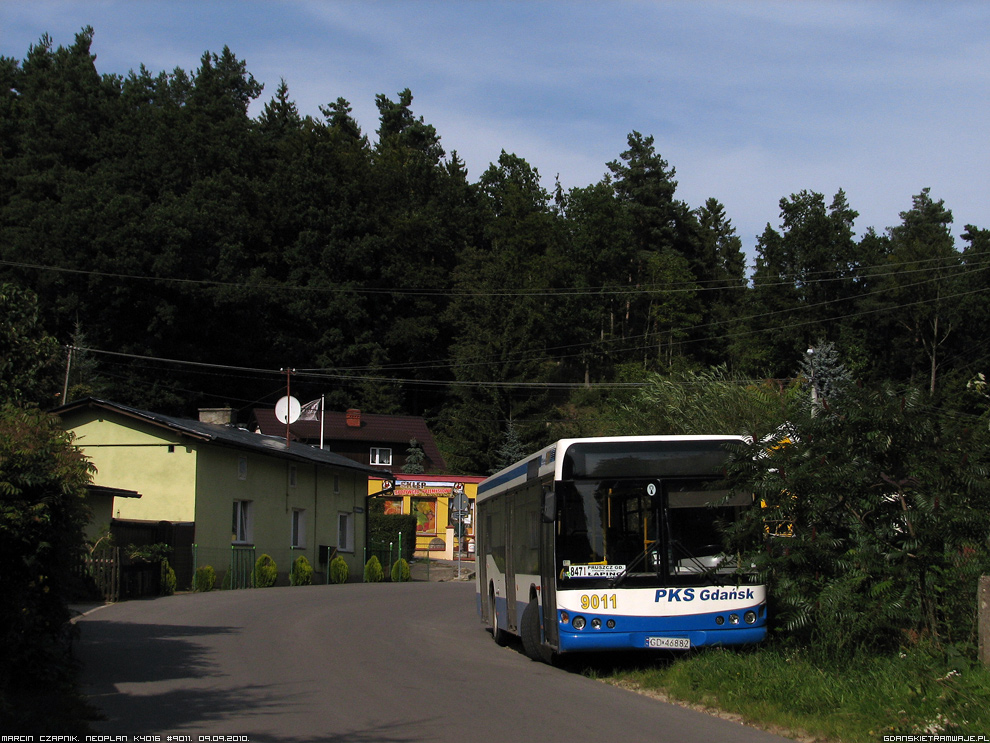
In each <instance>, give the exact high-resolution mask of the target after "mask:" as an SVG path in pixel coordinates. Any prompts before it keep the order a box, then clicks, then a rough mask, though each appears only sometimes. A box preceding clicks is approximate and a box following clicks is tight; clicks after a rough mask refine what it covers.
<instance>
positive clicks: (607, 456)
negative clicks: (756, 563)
mask: <svg viewBox="0 0 990 743" xmlns="http://www.w3.org/2000/svg"><path fill="white" fill-rule="evenodd" d="M742 442H743V439H741V438H740V437H737V436H619V437H607V438H584V439H563V440H560V441H557V442H556V443H554V444H552V445H550V446H548V447H546V448H545V449H542V450H541V451H539V452H537V453H535V454H533V455H531V456H529V457H526V458H525V459H522V460H520V461H519V462H516V463H515V464H513V465H511V466H509V467H506V468H505V469H503V470H502V471H501V472H498V473H497V474H495V475H492V476H491V477H489V478H488V479H486V480H484V481H483V482H481V483H480V484H479V485H478V494H477V500H476V509H477V511H476V518H477V520H476V522H475V538H476V559H477V570H476V581H477V593H478V611H479V614H480V615H481V619H482V621H483V622H485V623H487V625H488V626H489V627H490V628H491V630H492V634H493V635H494V637H495V640H496V642H498V643H500V644H504V643H505V642H506V641H507V640H508V639H509V635H518V636H519V637H520V638H521V639H522V642H523V647H524V649H525V651H526V653H527V654H528V655H529V656H530V657H532V658H534V659H538V660H544V661H548V662H549V661H550V660H551V659H552V658H553V657H554V656H555V655H556V654H562V653H570V652H583V651H600V650H620V649H634V648H644V649H647V648H661V649H673V650H688V649H690V648H696V647H702V646H706V645H741V644H748V643H756V642H759V641H760V640H762V639H763V638H764V637H765V635H766V630H767V625H766V621H767V616H766V587H765V586H763V585H759V584H757V583H755V582H754V579H753V576H752V575H751V574H750V573H749V572H748V571H745V570H739V569H738V568H737V566H736V561H735V559H734V558H732V557H730V556H727V555H726V554H725V550H724V548H723V544H722V539H721V537H720V531H719V528H718V526H717V522H719V521H723V522H725V521H731V520H732V519H734V518H736V517H738V515H739V513H740V512H741V510H742V509H747V508H752V507H754V500H753V497H752V496H751V495H746V494H742V495H739V494H731V493H729V492H727V491H724V490H717V489H714V487H715V486H717V483H718V481H719V480H721V479H722V478H723V477H724V468H725V464H726V461H727V458H728V456H729V452H730V448H731V447H733V446H737V445H738V444H740V443H742Z"/></svg>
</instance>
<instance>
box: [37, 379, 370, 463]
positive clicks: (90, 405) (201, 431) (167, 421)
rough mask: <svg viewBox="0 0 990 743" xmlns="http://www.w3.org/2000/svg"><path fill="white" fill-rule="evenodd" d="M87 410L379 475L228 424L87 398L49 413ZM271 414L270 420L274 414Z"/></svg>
mask: <svg viewBox="0 0 990 743" xmlns="http://www.w3.org/2000/svg"><path fill="white" fill-rule="evenodd" d="M89 409H98V410H107V411H112V412H115V413H118V414H120V415H123V416H125V417H129V418H134V419H136V420H140V421H143V422H145V423H150V424H152V425H154V426H158V427H160V428H164V429H167V430H169V431H171V432H173V433H175V434H178V435H179V436H183V437H186V438H191V439H195V440H197V441H203V442H207V443H213V444H217V445H220V446H228V447H232V448H234V449H242V450H245V451H251V452H254V453H256V454H265V455H267V456H271V457H276V458H279V459H289V460H293V461H296V462H304V463H307V464H316V465H323V466H327V467H337V468H339V469H348V470H353V471H356V472H361V473H362V474H366V475H377V476H380V475H381V474H382V470H381V469H380V468H375V467H371V466H369V465H364V464H360V463H359V462H355V461H354V460H352V459H348V458H347V457H343V456H341V455H339V454H334V453H333V452H330V451H326V450H320V449H318V448H316V447H313V446H309V445H308V444H300V443H297V442H290V443H289V446H288V447H286V445H285V437H284V436H282V437H278V436H267V435H265V434H263V433H253V432H251V431H248V430H245V429H243V428H237V427H235V426H230V425H221V424H217V423H203V422H202V421H196V420H189V419H186V418H173V417H172V416H169V415H161V414H160V413H152V412H149V411H147V410H138V409H137V408H132V407H129V406H127V405H120V404H118V403H114V402H109V401H107V400H101V399H99V398H96V397H87V398H84V399H82V400H76V401H74V402H70V403H68V404H66V405H62V406H60V407H58V408H55V409H54V410H53V411H52V412H53V413H54V414H56V415H58V416H60V417H62V418H63V419H64V418H65V416H67V415H69V414H71V413H74V412H76V411H79V410H89ZM272 415H273V417H274V413H273V414H272Z"/></svg>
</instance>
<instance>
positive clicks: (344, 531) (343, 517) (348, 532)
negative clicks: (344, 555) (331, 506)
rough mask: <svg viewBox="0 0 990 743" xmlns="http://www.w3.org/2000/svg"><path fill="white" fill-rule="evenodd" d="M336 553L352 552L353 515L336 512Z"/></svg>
mask: <svg viewBox="0 0 990 743" xmlns="http://www.w3.org/2000/svg"><path fill="white" fill-rule="evenodd" d="M337 551H338V552H354V514H353V513H346V512H344V511H338V512H337Z"/></svg>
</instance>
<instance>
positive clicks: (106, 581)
mask: <svg viewBox="0 0 990 743" xmlns="http://www.w3.org/2000/svg"><path fill="white" fill-rule="evenodd" d="M86 570H87V572H88V573H89V575H90V576H91V577H92V578H93V582H94V583H95V584H96V590H97V591H99V592H100V595H101V596H103V600H104V601H120V547H111V548H109V549H106V550H101V551H100V552H98V553H97V554H95V555H89V556H88V557H87V558H86Z"/></svg>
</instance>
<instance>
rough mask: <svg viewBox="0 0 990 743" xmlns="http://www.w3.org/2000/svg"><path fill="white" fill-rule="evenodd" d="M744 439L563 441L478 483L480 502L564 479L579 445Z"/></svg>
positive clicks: (693, 437)
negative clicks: (544, 480) (568, 458)
mask: <svg viewBox="0 0 990 743" xmlns="http://www.w3.org/2000/svg"><path fill="white" fill-rule="evenodd" d="M747 440H748V439H746V438H745V437H743V436H736V435H732V434H724V435H672V436H595V437H588V438H578V439H560V440H558V441H555V442H554V443H552V444H550V445H549V446H545V447H544V448H542V449H540V450H539V451H537V452H534V453H533V454H530V455H529V456H526V457H524V458H523V459H520V460H519V461H518V462H515V463H513V464H510V465H509V466H508V467H505V468H504V469H502V470H499V471H498V472H496V473H495V474H494V475H492V476H491V477H488V478H486V479H485V480H482V481H481V482H480V483H479V484H478V495H477V500H478V501H482V500H485V499H486V498H490V497H491V496H493V495H497V494H498V493H500V492H502V491H503V490H507V489H509V488H511V487H515V486H517V485H521V484H523V483H525V482H527V481H529V480H533V479H537V478H541V477H544V476H546V475H548V474H551V473H552V474H553V476H554V479H560V466H561V463H562V462H563V460H564V453H565V452H566V451H567V449H568V448H570V447H571V446H573V445H575V444H608V443H619V444H621V443H628V444H635V443H649V442H657V443H660V442H664V441H747Z"/></svg>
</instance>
